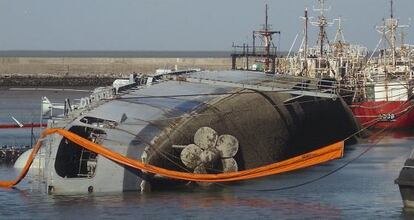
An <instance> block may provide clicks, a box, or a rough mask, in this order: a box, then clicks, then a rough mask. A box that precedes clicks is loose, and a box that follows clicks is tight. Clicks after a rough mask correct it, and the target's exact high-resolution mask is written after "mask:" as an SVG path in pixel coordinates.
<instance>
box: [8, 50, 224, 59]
mask: <svg viewBox="0 0 414 220" xmlns="http://www.w3.org/2000/svg"><path fill="white" fill-rule="evenodd" d="M230 54H231V51H117V50H113V51H95V50H84V51H80V50H67V51H53V50H3V51H0V57H44V58H53V57H73V58H94V57H96V58H101V57H102V58H209V57H211V58H227V57H230Z"/></svg>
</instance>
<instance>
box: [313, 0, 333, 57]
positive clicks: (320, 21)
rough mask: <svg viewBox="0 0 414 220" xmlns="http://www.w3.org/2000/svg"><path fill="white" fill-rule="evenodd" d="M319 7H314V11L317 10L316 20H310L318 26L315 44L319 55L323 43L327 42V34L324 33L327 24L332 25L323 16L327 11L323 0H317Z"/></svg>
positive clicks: (322, 52)
mask: <svg viewBox="0 0 414 220" xmlns="http://www.w3.org/2000/svg"><path fill="white" fill-rule="evenodd" d="M318 2H319V8H314V9H313V10H314V11H319V13H320V14H319V16H318V21H316V22H311V24H312V25H314V26H317V27H319V36H318V42H317V45H318V46H319V49H320V51H319V52H320V56H321V57H322V56H323V55H324V47H325V43H326V44H329V40H328V35H327V34H326V27H327V26H328V25H332V23H331V22H328V20H327V18H326V17H325V11H329V9H328V8H325V0H318Z"/></svg>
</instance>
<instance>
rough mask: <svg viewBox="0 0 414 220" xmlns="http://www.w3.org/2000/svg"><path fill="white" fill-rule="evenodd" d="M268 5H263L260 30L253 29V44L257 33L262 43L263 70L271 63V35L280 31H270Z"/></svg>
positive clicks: (266, 69) (268, 68)
mask: <svg viewBox="0 0 414 220" xmlns="http://www.w3.org/2000/svg"><path fill="white" fill-rule="evenodd" d="M268 10H269V6H268V5H267V4H266V7H265V23H264V24H263V28H262V30H259V31H253V44H255V42H254V41H255V38H256V36H257V35H258V36H259V37H261V38H262V40H263V43H264V45H263V46H264V64H265V71H269V70H270V63H271V58H270V56H271V53H270V48H271V47H272V44H273V35H274V34H280V31H272V28H271V25H269V16H268Z"/></svg>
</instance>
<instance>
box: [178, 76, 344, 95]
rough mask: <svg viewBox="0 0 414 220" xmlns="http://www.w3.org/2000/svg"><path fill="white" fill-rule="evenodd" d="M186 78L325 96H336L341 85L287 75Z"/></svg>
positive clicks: (264, 89)
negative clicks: (260, 78) (241, 78)
mask: <svg viewBox="0 0 414 220" xmlns="http://www.w3.org/2000/svg"><path fill="white" fill-rule="evenodd" d="M275 78H276V77H275ZM269 79H271V78H269ZM293 79H295V80H293ZM186 80H187V81H189V82H197V83H207V84H215V85H223V86H229V87H239V88H246V89H257V90H262V91H278V92H286V93H292V94H298V95H308V96H317V97H324V98H336V97H337V95H336V94H337V92H338V88H339V85H338V84H337V83H336V82H334V81H331V80H323V79H322V80H318V81H316V80H312V79H309V78H301V77H286V79H271V80H267V81H250V82H246V81H243V82H236V81H228V80H219V79H212V78H208V77H196V76H191V77H187V78H186ZM299 80H301V81H299Z"/></svg>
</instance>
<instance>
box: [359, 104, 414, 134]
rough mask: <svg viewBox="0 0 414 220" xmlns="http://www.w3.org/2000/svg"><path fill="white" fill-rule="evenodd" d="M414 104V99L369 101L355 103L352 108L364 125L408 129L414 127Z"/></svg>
mask: <svg viewBox="0 0 414 220" xmlns="http://www.w3.org/2000/svg"><path fill="white" fill-rule="evenodd" d="M413 105H414V103H413V102H412V101H367V102H358V103H353V104H352V106H351V109H352V112H353V113H354V115H355V118H357V120H358V121H359V122H360V123H361V125H362V126H364V127H365V126H370V125H372V127H375V128H395V129H408V128H413V127H414V108H413ZM378 119H379V122H377V123H375V121H378Z"/></svg>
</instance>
